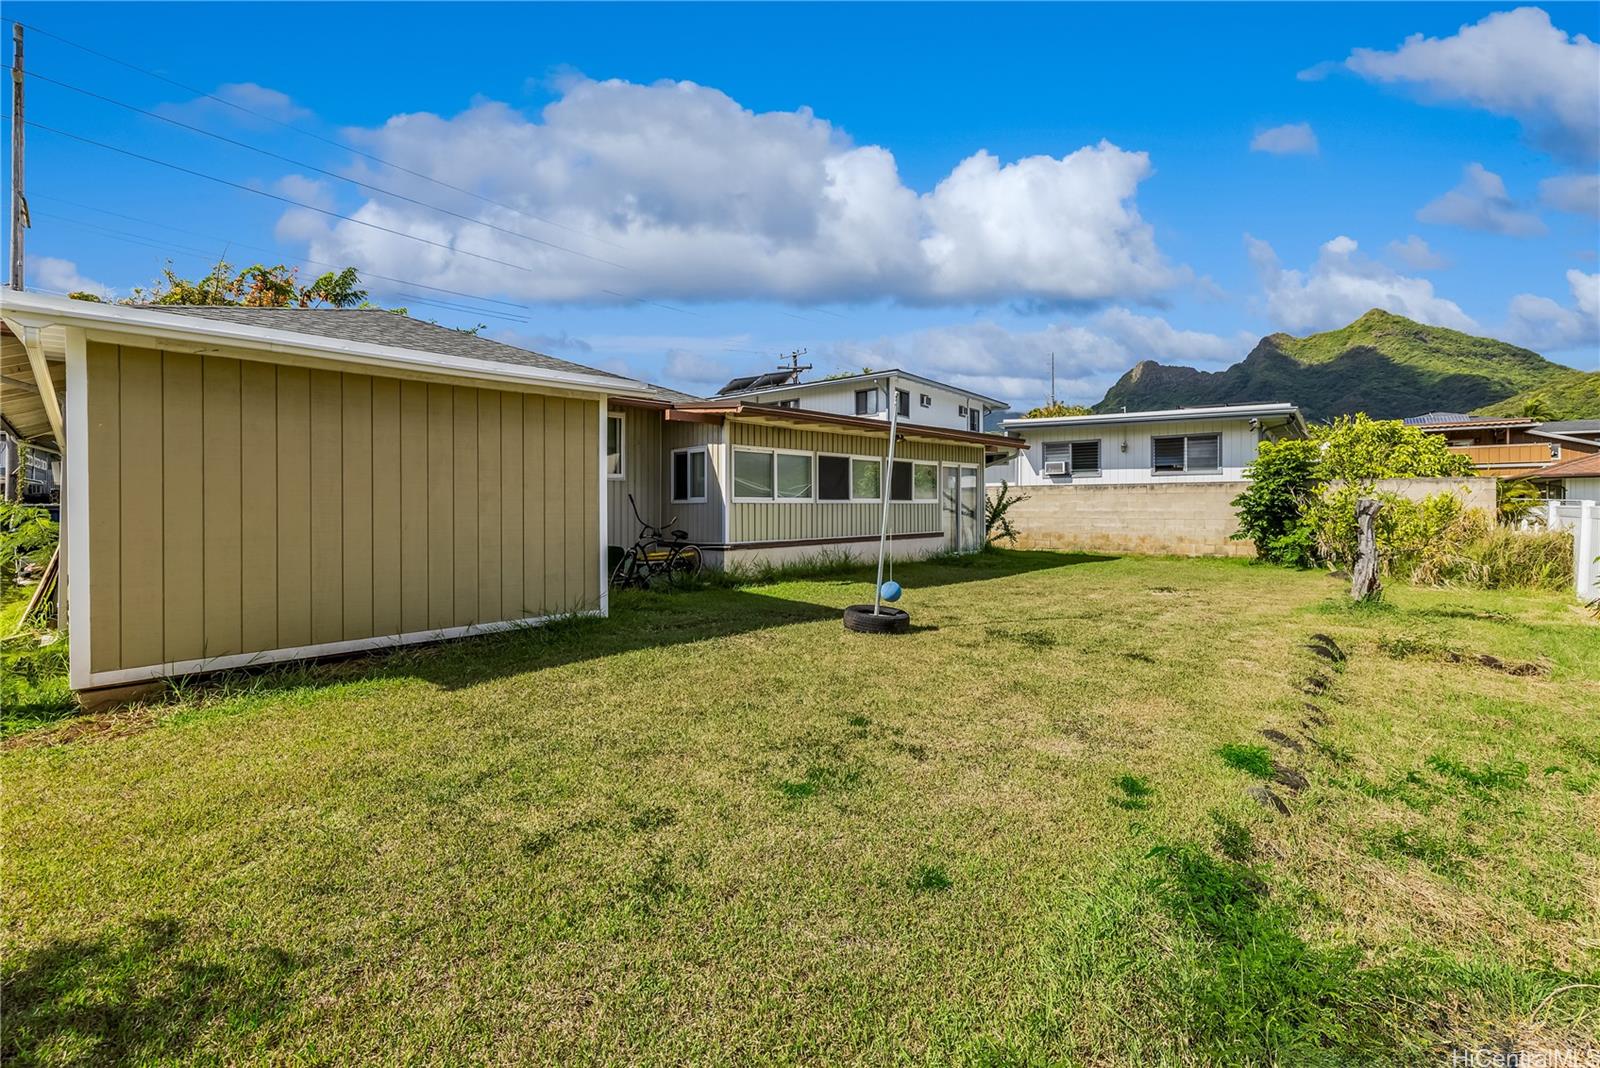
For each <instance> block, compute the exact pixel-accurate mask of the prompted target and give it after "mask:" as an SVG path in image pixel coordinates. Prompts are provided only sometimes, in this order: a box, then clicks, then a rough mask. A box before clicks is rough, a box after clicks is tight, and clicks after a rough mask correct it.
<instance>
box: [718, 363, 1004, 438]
mask: <svg viewBox="0 0 1600 1068" xmlns="http://www.w3.org/2000/svg"><path fill="white" fill-rule="evenodd" d="M886 375H889V376H893V378H894V382H895V384H894V387H893V396H892V397H891V396H890V392H889V387H886V386H885V385H884V380H885V376H886ZM717 396H718V397H719V398H722V397H737V398H740V399H744V400H749V401H752V402H755V403H760V404H774V405H777V406H778V407H780V408H806V409H809V410H815V411H820V412H833V413H834V414H836V415H857V416H861V417H863V418H867V419H883V420H887V419H888V418H889V413H890V411H891V410H892V409H898V412H897V414H898V416H899V418H900V419H903V420H905V421H907V422H912V423H919V424H927V425H932V426H942V427H949V428H952V429H966V430H970V431H972V432H973V433H978V432H980V431H982V430H983V427H984V417H985V416H987V415H988V414H989V413H990V412H1003V411H1005V410H1006V403H1005V402H1004V401H1001V400H996V399H995V398H993V397H986V396H984V395H983V394H981V393H973V392H971V391H970V390H962V389H959V388H957V387H955V386H950V385H946V384H945V383H943V382H937V381H935V380H933V379H931V378H923V377H922V376H920V375H914V374H911V373H909V372H907V371H901V370H888V371H871V372H862V373H861V374H855V375H836V376H833V377H829V378H824V379H820V380H818V381H815V382H800V381H798V378H797V375H796V374H795V372H792V371H774V372H772V373H770V374H764V375H754V376H751V377H748V378H736V379H734V380H733V381H732V382H729V383H728V384H727V385H726V386H723V387H722V389H721V391H719V392H718V393H717Z"/></svg>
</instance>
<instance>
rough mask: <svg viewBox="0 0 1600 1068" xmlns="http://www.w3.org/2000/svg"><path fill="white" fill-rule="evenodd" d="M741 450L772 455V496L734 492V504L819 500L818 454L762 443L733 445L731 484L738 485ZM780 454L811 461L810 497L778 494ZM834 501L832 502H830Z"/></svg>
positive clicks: (730, 498)
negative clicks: (736, 473) (737, 467)
mask: <svg viewBox="0 0 1600 1068" xmlns="http://www.w3.org/2000/svg"><path fill="white" fill-rule="evenodd" d="M741 452H757V453H765V454H766V455H768V456H771V457H772V458H773V459H772V463H771V469H772V496H770V497H741V496H739V495H738V494H736V493H735V494H733V495H732V496H730V497H729V500H731V501H732V502H733V503H734V504H814V503H816V500H817V454H816V453H814V452H809V451H807V450H805V449H778V448H769V447H767V446H762V445H733V446H731V448H730V455H729V457H728V478H729V485H730V486H737V485H738V480H737V479H735V478H734V476H733V472H734V468H735V465H737V464H738V459H737V456H738V454H739V453H741ZM779 456H804V457H805V458H806V459H807V460H809V461H810V462H811V495H810V496H809V497H780V496H778V460H777V457H779ZM830 503H832V502H830Z"/></svg>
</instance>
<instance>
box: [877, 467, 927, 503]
mask: <svg viewBox="0 0 1600 1068" xmlns="http://www.w3.org/2000/svg"><path fill="white" fill-rule="evenodd" d="M938 496H939V465H938V464H924V463H917V462H916V461H914V460H896V461H895V462H894V471H893V472H892V473H891V474H890V476H889V499H890V500H891V501H931V500H935V499H936V498H937V497H938Z"/></svg>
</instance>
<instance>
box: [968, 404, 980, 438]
mask: <svg viewBox="0 0 1600 1068" xmlns="http://www.w3.org/2000/svg"><path fill="white" fill-rule="evenodd" d="M967 430H968V431H969V432H971V433H973V434H981V433H983V409H982V408H980V407H969V408H968V409H967Z"/></svg>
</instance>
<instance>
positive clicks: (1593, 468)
mask: <svg viewBox="0 0 1600 1068" xmlns="http://www.w3.org/2000/svg"><path fill="white" fill-rule="evenodd" d="M1527 477H1528V481H1530V482H1532V483H1534V484H1535V485H1536V486H1539V487H1540V488H1541V489H1542V490H1543V491H1544V495H1545V496H1546V497H1549V498H1550V499H1551V500H1559V501H1600V453H1594V452H1591V453H1582V454H1579V455H1576V456H1573V457H1571V458H1570V459H1567V460H1563V461H1561V462H1560V463H1558V464H1551V465H1550V466H1549V467H1546V468H1542V469H1540V470H1539V471H1538V472H1536V473H1535V474H1532V475H1529V476H1527Z"/></svg>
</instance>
